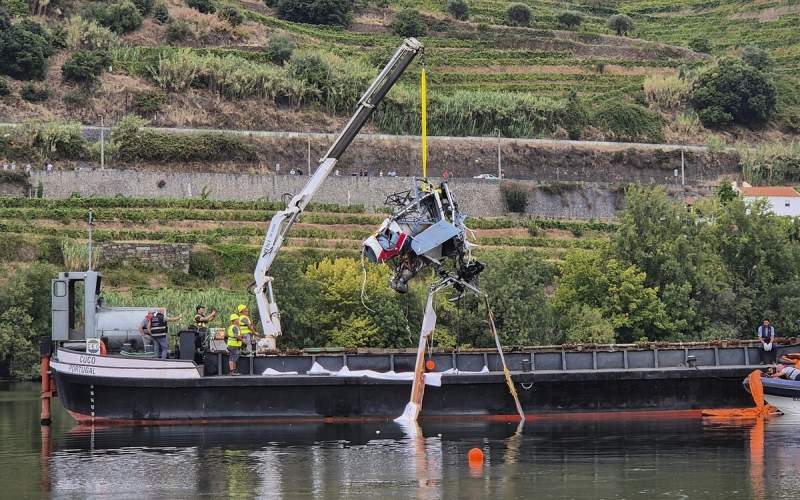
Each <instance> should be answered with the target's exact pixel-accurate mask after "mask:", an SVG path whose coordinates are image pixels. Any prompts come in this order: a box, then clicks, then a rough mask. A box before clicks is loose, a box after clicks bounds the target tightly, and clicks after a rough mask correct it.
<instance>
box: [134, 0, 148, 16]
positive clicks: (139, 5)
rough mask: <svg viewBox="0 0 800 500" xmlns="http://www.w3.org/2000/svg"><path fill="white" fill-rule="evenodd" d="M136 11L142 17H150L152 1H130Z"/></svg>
mask: <svg viewBox="0 0 800 500" xmlns="http://www.w3.org/2000/svg"><path fill="white" fill-rule="evenodd" d="M132 1H133V4H134V5H135V6H136V9H137V10H138V11H139V14H141V15H142V16H143V17H147V16H148V15H150V12H152V10H153V0H132Z"/></svg>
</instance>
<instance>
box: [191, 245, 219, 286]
mask: <svg viewBox="0 0 800 500" xmlns="http://www.w3.org/2000/svg"><path fill="white" fill-rule="evenodd" d="M189 274H191V275H192V276H196V277H198V278H200V279H202V280H205V281H213V280H214V279H216V277H217V266H216V263H215V262H214V256H213V255H212V254H210V253H208V252H192V253H191V255H189Z"/></svg>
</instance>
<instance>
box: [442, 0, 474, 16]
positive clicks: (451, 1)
mask: <svg viewBox="0 0 800 500" xmlns="http://www.w3.org/2000/svg"><path fill="white" fill-rule="evenodd" d="M447 12H448V13H450V15H451V16H453V18H455V19H458V20H459V21H466V20H467V19H469V4H467V2H466V0H447Z"/></svg>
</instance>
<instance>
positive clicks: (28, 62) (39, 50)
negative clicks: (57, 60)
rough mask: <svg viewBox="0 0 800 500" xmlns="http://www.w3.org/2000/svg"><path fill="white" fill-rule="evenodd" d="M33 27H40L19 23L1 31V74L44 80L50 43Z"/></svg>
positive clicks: (22, 78) (24, 78) (23, 78)
mask: <svg viewBox="0 0 800 500" xmlns="http://www.w3.org/2000/svg"><path fill="white" fill-rule="evenodd" d="M2 22H5V21H2ZM33 25H35V26H38V25H36V23H19V24H15V25H11V26H9V27H8V28H6V29H3V30H1V31H0V73H2V74H5V75H9V76H12V77H14V78H18V79H21V80H29V79H40V78H44V72H45V68H46V64H47V58H48V57H49V56H50V43H49V41H48V40H47V38H46V37H45V36H42V34H41V31H39V30H37V29H31V28H32V26H33ZM40 28H41V27H40Z"/></svg>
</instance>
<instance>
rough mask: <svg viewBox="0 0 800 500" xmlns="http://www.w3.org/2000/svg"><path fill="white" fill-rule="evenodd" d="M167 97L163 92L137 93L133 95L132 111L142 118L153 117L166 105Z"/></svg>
mask: <svg viewBox="0 0 800 500" xmlns="http://www.w3.org/2000/svg"><path fill="white" fill-rule="evenodd" d="M165 100H166V99H165V96H164V94H162V93H161V92H137V93H135V94H134V95H133V102H132V103H131V109H132V110H133V112H134V113H136V114H137V115H140V116H152V115H153V114H155V113H157V112H158V110H159V109H160V108H161V105H162V104H164V101H165Z"/></svg>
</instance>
